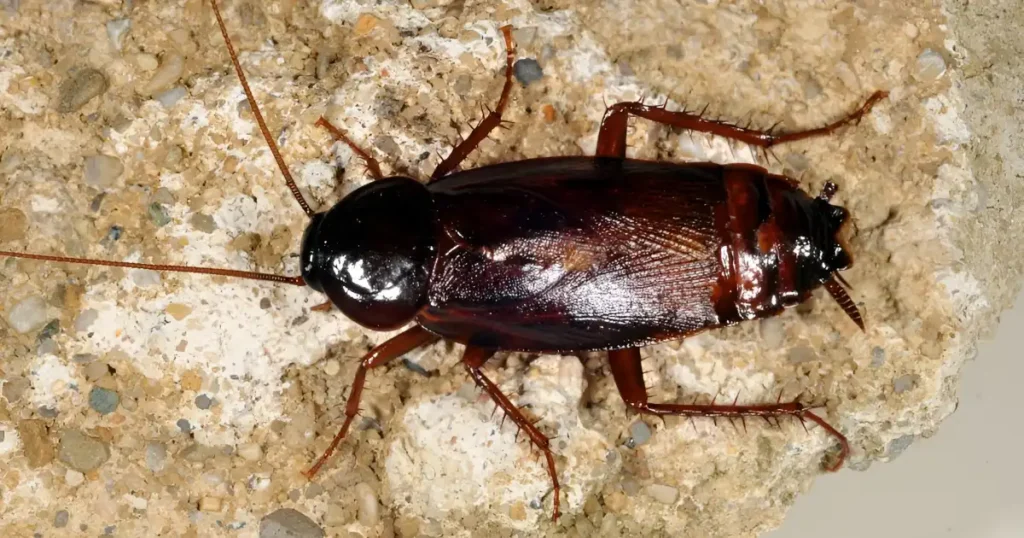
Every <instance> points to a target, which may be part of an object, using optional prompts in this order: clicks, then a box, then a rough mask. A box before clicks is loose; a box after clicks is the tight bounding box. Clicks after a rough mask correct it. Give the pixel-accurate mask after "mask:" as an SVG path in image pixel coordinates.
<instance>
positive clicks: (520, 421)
mask: <svg viewBox="0 0 1024 538" xmlns="http://www.w3.org/2000/svg"><path fill="white" fill-rule="evenodd" d="M493 355H494V350H491V349H484V348H479V347H472V346H469V347H466V352H465V354H463V356H462V364H464V365H465V366H466V371H468V372H469V376H470V377H472V378H473V381H475V382H476V384H477V385H479V386H480V387H481V388H482V389H484V390H485V391H487V394H489V395H490V396H491V399H492V400H494V403H495V404H497V405H498V407H500V408H501V410H502V411H504V412H505V416H507V417H509V418H511V419H512V422H514V423H515V424H516V426H518V427H519V428H520V429H522V430H526V434H527V435H528V436H529V437H530V441H532V442H533V444H534V445H536V446H537V448H538V449H540V451H541V452H542V453H543V454H544V458H545V459H547V464H548V465H547V467H548V475H549V476H551V484H552V487H553V488H554V500H553V505H554V512H555V513H554V520H555V521H557V520H558V515H559V509H558V498H559V492H560V488H559V486H558V473H557V472H556V470H555V457H554V455H553V454H552V453H551V447H550V445H549V443H548V438H547V437H545V436H544V434H543V433H541V432H540V430H538V429H537V427H536V426H534V425H533V423H532V422H530V421H529V420H528V419H527V418H526V417H525V416H523V413H522V412H521V411H520V410H519V408H518V407H516V406H515V404H513V403H512V402H511V401H509V399H508V397H507V396H505V395H504V394H502V392H501V389H500V388H498V386H497V385H495V384H494V382H493V381H491V380H490V379H488V378H487V376H485V375H484V373H483V372H482V371H481V370H480V367H481V366H483V365H484V363H485V362H487V359H489V358H491V357H492V356H493Z"/></svg>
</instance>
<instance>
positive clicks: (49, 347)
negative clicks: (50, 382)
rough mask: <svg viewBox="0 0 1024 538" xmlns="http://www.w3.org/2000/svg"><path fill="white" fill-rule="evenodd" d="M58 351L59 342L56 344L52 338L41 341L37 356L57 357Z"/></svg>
mask: <svg viewBox="0 0 1024 538" xmlns="http://www.w3.org/2000/svg"><path fill="white" fill-rule="evenodd" d="M57 351H58V349H57V342H54V341H53V339H52V338H47V339H45V340H41V341H40V342H39V347H38V348H36V354H37V355H39V356H40V357H42V356H45V355H56V354H57Z"/></svg>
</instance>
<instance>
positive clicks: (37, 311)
mask: <svg viewBox="0 0 1024 538" xmlns="http://www.w3.org/2000/svg"><path fill="white" fill-rule="evenodd" d="M7 321H8V322H10V324H11V328H12V329H14V330H15V331H17V332H19V333H21V334H25V333H29V332H32V331H35V330H37V329H41V328H42V327H43V325H46V321H47V319H46V301H44V300H43V298H42V297H39V296H34V297H29V298H28V299H25V300H23V301H21V302H20V303H18V304H16V305H14V308H12V309H11V311H10V312H9V313H8V314H7Z"/></svg>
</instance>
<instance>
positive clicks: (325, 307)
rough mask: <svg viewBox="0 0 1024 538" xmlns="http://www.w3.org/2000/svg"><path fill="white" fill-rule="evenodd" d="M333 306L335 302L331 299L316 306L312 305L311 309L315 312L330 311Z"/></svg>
mask: <svg viewBox="0 0 1024 538" xmlns="http://www.w3.org/2000/svg"><path fill="white" fill-rule="evenodd" d="M333 306H334V303H332V302H330V301H324V302H322V303H320V304H318V305H316V306H313V307H310V310H312V311H313V312H330V311H331V307H333Z"/></svg>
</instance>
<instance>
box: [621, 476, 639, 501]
mask: <svg viewBox="0 0 1024 538" xmlns="http://www.w3.org/2000/svg"><path fill="white" fill-rule="evenodd" d="M622 492H623V493H625V494H626V495H627V496H629V497H632V496H634V495H636V494H637V493H640V483H639V482H637V481H636V480H633V479H632V478H627V479H625V480H623V481H622Z"/></svg>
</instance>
